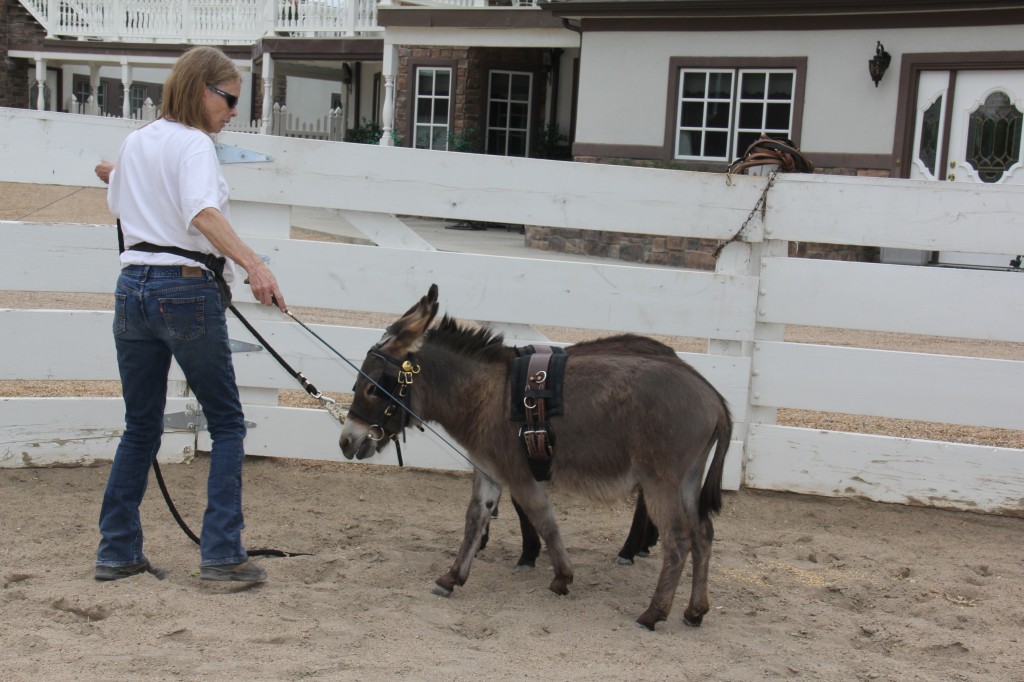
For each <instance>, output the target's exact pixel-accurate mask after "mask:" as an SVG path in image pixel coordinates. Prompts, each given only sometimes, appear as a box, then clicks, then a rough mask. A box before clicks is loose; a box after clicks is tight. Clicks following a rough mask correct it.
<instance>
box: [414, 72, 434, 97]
mask: <svg viewBox="0 0 1024 682" xmlns="http://www.w3.org/2000/svg"><path fill="white" fill-rule="evenodd" d="M417 81H418V85H417V88H418V90H419V92H418V94H420V95H433V94H434V72H433V70H431V69H420V70H419V78H418V79H417Z"/></svg>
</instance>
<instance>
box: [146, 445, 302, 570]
mask: <svg viewBox="0 0 1024 682" xmlns="http://www.w3.org/2000/svg"><path fill="white" fill-rule="evenodd" d="M153 473H154V474H156V482H157V484H158V485H159V486H160V492H161V493H162V494H163V496H164V502H166V503H167V508H168V509H169V510H170V511H171V516H173V517H174V520H175V521H177V522H178V527H179V528H181V529H182V530H183V531H185V535H187V536H188V539H189V540H191V541H192V542H194V543H196V544H197V545H198V544H199V536H198V535H196V534H195V533H194V532H192V529H191V528H189V527H188V524H187V523H185V519H183V518H182V517H181V514H180V513H178V508H177V507H176V506H174V502H173V501H172V500H171V493H170V492H169V491H168V490H167V484H166V483H164V476H163V473H161V471H160V464H159V463H158V462H157V461H156V460H155V459H154V460H153ZM245 553H246V554H248V555H249V556H277V557H290V556H313V555H312V554H310V553H309V552H286V551H284V550H283V549H267V548H261V549H247V550H245Z"/></svg>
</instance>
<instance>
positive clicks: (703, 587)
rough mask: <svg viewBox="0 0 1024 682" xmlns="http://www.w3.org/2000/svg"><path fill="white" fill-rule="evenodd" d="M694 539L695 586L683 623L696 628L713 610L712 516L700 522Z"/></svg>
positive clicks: (691, 546)
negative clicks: (710, 595)
mask: <svg viewBox="0 0 1024 682" xmlns="http://www.w3.org/2000/svg"><path fill="white" fill-rule="evenodd" d="M692 537H693V539H692V541H691V542H690V548H691V551H692V553H693V585H692V587H691V588H690V603H689V604H688V605H687V607H686V610H685V611H683V622H684V623H685V624H687V625H690V626H692V627H695V628H696V627H700V624H701V621H703V620H704V614H705V613H707V612H708V610H709V609H710V608H711V602H710V601H709V600H708V564H709V563H710V562H711V542H712V540H714V539H715V528H714V525H713V524H712V523H711V517H710V516H706V517H704V518H703V519H701V520H700V521H699V522H698V525H697V528H696V529H694V532H693V533H692Z"/></svg>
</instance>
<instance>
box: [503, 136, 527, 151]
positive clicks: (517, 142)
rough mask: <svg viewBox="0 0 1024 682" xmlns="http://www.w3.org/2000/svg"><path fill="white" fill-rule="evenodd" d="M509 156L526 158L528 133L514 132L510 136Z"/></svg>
mask: <svg viewBox="0 0 1024 682" xmlns="http://www.w3.org/2000/svg"><path fill="white" fill-rule="evenodd" d="M506 153H507V154H508V155H509V156H526V133H525V132H524V131H521V130H519V131H513V132H510V133H509V134H508V151H507V152H506Z"/></svg>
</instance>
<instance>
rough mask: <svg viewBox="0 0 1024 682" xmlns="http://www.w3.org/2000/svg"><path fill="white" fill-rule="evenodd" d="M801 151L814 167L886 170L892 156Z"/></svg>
mask: <svg viewBox="0 0 1024 682" xmlns="http://www.w3.org/2000/svg"><path fill="white" fill-rule="evenodd" d="M803 151H804V153H805V154H806V155H807V158H808V159H810V160H811V163H813V164H814V167H815V168H849V169H853V170H884V171H888V170H889V169H890V168H891V167H892V156H891V155H890V154H845V153H841V152H809V151H806V150H803Z"/></svg>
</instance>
